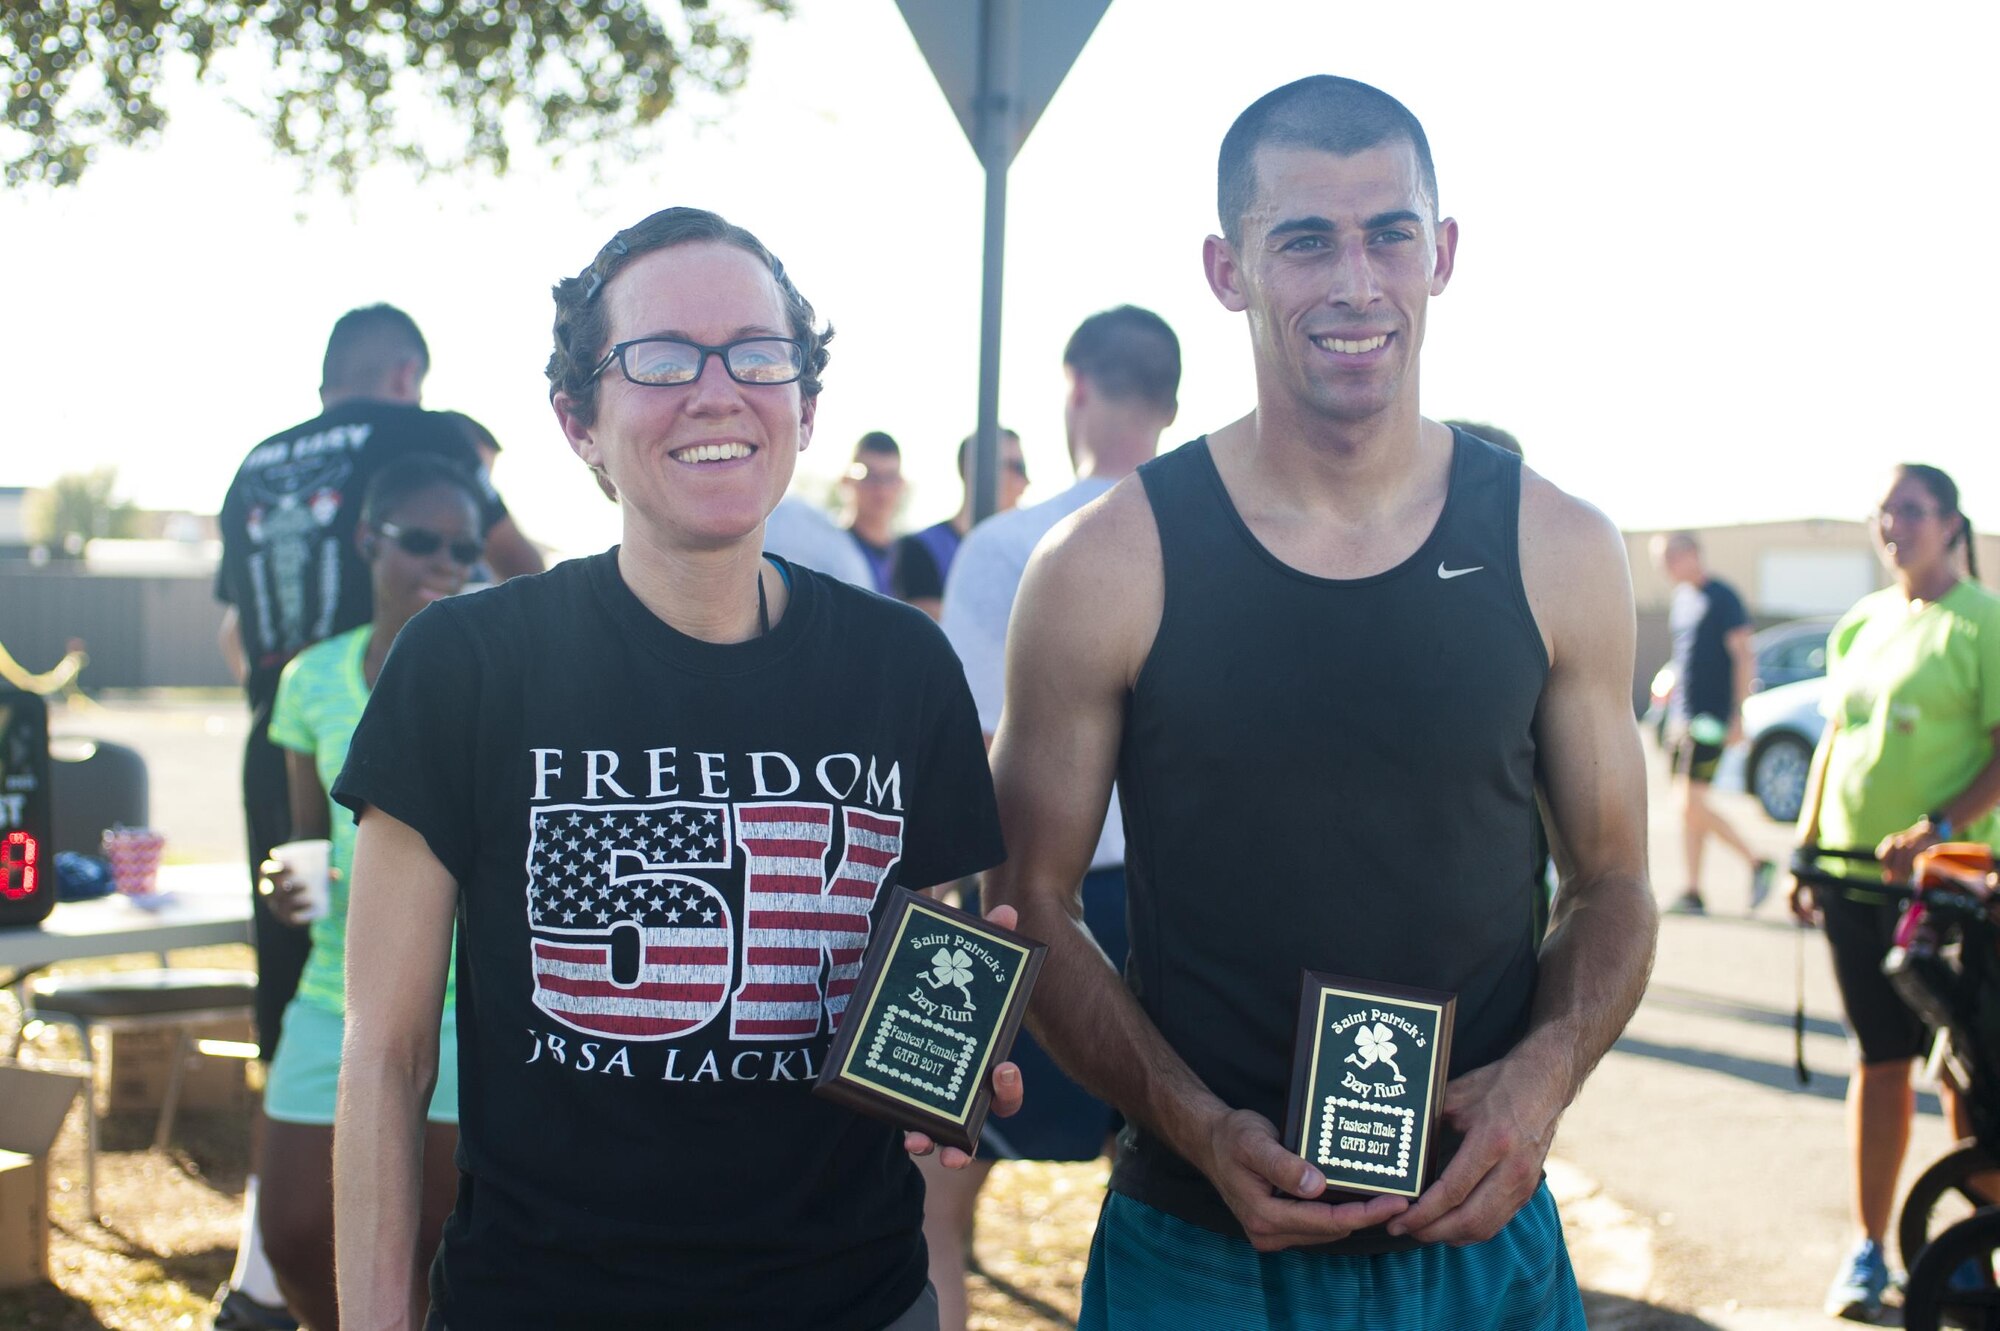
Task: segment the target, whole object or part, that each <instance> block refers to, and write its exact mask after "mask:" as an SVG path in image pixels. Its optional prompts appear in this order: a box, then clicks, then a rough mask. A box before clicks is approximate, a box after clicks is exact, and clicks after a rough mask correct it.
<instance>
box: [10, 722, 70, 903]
mask: <svg viewBox="0 0 2000 1331" xmlns="http://www.w3.org/2000/svg"><path fill="white" fill-rule="evenodd" d="M53 859H54V855H53V853H52V852H51V851H50V849H49V709H48V705H47V704H46V703H44V702H43V701H42V700H41V698H40V697H39V696H38V695H36V694H33V693H21V692H18V691H15V690H10V689H0V925H9V924H36V923H39V922H40V921H41V920H43V919H45V918H47V916H48V913H49V912H50V911H51V910H53V909H55V904H56V876H55V865H54V864H53V863H52V861H53Z"/></svg>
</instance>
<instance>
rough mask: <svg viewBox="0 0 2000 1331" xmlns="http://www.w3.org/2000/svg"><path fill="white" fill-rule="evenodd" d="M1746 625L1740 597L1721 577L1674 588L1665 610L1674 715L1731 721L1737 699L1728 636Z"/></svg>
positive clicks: (1745, 614)
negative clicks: (1670, 638) (1671, 657)
mask: <svg viewBox="0 0 2000 1331" xmlns="http://www.w3.org/2000/svg"><path fill="white" fill-rule="evenodd" d="M1749 622H1750V616H1749V615H1748V614H1747V613H1746V612H1745V611H1744V609H1743V600H1742V598H1741V597H1739V596H1738V595H1737V594H1736V589H1735V588H1734V587H1731V586H1730V585H1729V584H1728V583H1726V582H1724V581H1723V580H1722V579H1720V578H1709V579H1708V580H1706V581H1705V582H1703V583H1702V584H1701V585H1700V586H1699V587H1697V586H1695V585H1694V584H1692V583H1682V584H1681V585H1680V586H1678V587H1676V588H1674V599H1673V604H1672V608H1671V609H1670V610H1669V611H1668V623H1669V624H1670V626H1671V627H1672V629H1673V634H1674V671H1675V674H1674V700H1673V713H1674V715H1676V716H1678V717H1680V718H1681V719H1683V720H1686V719H1688V718H1691V717H1696V716H1713V717H1719V718H1721V719H1722V720H1724V721H1727V720H1728V719H1729V717H1730V715H1731V714H1732V713H1733V712H1734V711H1735V710H1736V702H1737V698H1736V663H1735V662H1734V661H1733V660H1731V659H1730V656H1729V641H1728V637H1729V634H1730V633H1731V632H1732V631H1733V630H1735V629H1739V628H1742V627H1743V626H1744V625H1745V624H1748V623H1749Z"/></svg>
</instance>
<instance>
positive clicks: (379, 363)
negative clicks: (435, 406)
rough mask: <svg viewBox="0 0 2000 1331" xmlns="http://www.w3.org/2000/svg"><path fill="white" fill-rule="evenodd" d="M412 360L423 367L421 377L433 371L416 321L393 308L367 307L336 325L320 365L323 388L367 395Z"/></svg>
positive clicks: (345, 315) (342, 319) (352, 311)
mask: <svg viewBox="0 0 2000 1331" xmlns="http://www.w3.org/2000/svg"><path fill="white" fill-rule="evenodd" d="M411 360H415V361H418V362H419V363H420V364H421V365H422V369H421V370H420V371H419V373H420V374H421V373H425V372H427V371H429V369H430V367H431V350H430V348H429V347H428V346H426V345H424V335H423V334H422V333H421V332H419V331H418V330H417V321H416V320H415V319H412V318H411V317H410V316H409V315H407V314H405V313H403V312H402V311H401V310H399V309H397V308H396V307H395V306H394V305H364V306H362V307H361V308H360V309H358V310H349V311H348V312H347V313H345V314H343V315H341V316H340V318H339V319H337V320H336V321H335V322H334V325H333V332H332V334H331V335H329V336H328V337H327V339H326V359H325V360H324V361H323V362H321V364H320V372H319V383H320V387H321V389H329V388H331V389H335V390H345V391H349V392H355V391H360V392H366V391H369V390H371V389H374V388H376V387H378V386H380V384H381V383H382V381H383V380H385V379H387V378H388V377H389V375H390V374H392V373H394V372H395V370H396V369H397V368H398V367H399V366H401V365H403V364H404V363H405V362H407V361H411Z"/></svg>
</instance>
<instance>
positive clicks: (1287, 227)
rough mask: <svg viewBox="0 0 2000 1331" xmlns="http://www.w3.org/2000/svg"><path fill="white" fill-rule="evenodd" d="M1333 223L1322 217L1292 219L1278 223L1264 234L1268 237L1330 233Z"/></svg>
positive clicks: (1333, 228)
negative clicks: (1311, 232)
mask: <svg viewBox="0 0 2000 1331" xmlns="http://www.w3.org/2000/svg"><path fill="white" fill-rule="evenodd" d="M1335 229H1336V228H1335V227H1334V225H1333V223H1332V222H1330V221H1328V220H1327V219H1326V218H1324V217H1293V218H1290V219H1288V220H1286V221H1283V222H1280V223H1278V224H1277V225H1276V226H1274V227H1272V228H1271V229H1270V230H1269V231H1267V232H1265V233H1264V234H1266V235H1269V236H1290V235H1296V234H1297V233H1299V232H1302V231H1332V230H1335Z"/></svg>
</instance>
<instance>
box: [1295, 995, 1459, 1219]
mask: <svg viewBox="0 0 2000 1331" xmlns="http://www.w3.org/2000/svg"><path fill="white" fill-rule="evenodd" d="M1457 1005H1458V999H1457V996H1456V995H1453V994H1446V993H1439V992H1438V991H1436V990H1433V989H1413V988H1410V987H1409V986H1407V985H1396V984H1384V983H1380V982H1378V981H1373V980H1361V979H1355V978H1353V977H1351V976H1346V975H1327V974H1324V973H1322V972H1319V971H1310V970H1309V971H1306V972H1305V980H1304V991H1303V993H1302V994H1301V995H1300V999H1299V1033H1298V1041H1297V1043H1296V1045H1295V1046H1294V1050H1293V1055H1292V1097H1291V1112H1290V1114H1289V1116H1288V1117H1287V1119H1286V1128H1285V1145H1286V1147H1287V1148H1288V1149H1290V1150H1293V1151H1296V1152H1298V1154H1300V1155H1301V1156H1303V1157H1305V1158H1306V1160H1308V1161H1310V1162H1311V1163H1312V1165H1313V1167H1314V1168H1316V1169H1318V1170H1319V1171H1320V1172H1321V1173H1322V1174H1324V1175H1325V1176H1326V1183H1327V1188H1328V1190H1329V1191H1330V1192H1333V1193H1342V1194H1348V1195H1353V1196H1365V1195H1372V1194H1376V1193H1389V1194H1391V1195H1393V1196H1397V1197H1412V1198H1414V1197H1415V1196H1416V1195H1417V1194H1418V1193H1420V1192H1422V1191H1423V1190H1424V1185H1425V1184H1427V1183H1429V1182H1430V1181H1431V1180H1432V1179H1433V1178H1435V1177H1436V1176H1437V1172H1438V1163H1439V1162H1438V1158H1437V1150H1436V1140H1435V1138H1436V1134H1435V1131H1434V1130H1435V1128H1436V1126H1437V1123H1438V1119H1439V1116H1440V1115H1441V1114H1442V1112H1443V1108H1444V1084H1445V1077H1446V1073H1447V1069H1448V1068H1449V1067H1450V1065H1451V1027H1452V1018H1453V1016H1454V1014H1455V1012H1456V1009H1457Z"/></svg>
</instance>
